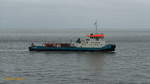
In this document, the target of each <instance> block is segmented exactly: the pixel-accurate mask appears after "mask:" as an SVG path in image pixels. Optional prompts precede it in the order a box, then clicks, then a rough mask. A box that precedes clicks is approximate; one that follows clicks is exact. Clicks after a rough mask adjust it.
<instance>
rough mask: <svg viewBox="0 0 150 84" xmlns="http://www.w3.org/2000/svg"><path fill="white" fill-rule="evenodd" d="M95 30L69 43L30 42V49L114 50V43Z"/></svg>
mask: <svg viewBox="0 0 150 84" xmlns="http://www.w3.org/2000/svg"><path fill="white" fill-rule="evenodd" d="M95 25H96V32H95V33H90V34H89V35H86V37H87V38H84V39H81V38H78V39H77V40H76V41H75V42H70V43H43V44H42V45H40V46H37V45H35V44H34V43H32V44H31V46H30V47H29V50H30V51H115V48H116V45H115V44H107V43H106V42H105V40H104V37H105V35H104V34H103V33H98V32H97V24H95Z"/></svg>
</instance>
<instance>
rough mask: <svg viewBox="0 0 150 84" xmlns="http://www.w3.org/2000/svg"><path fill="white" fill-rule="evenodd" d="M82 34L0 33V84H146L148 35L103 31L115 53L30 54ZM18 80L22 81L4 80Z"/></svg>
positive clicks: (149, 58) (149, 51) (149, 55)
mask: <svg viewBox="0 0 150 84" xmlns="http://www.w3.org/2000/svg"><path fill="white" fill-rule="evenodd" d="M85 34H86V33H85V32H83V33H69V32H67V33H65V32H62V33H0V84H150V32H148V31H146V32H144V31H143V32H127V31H126V32H124V31H118V32H117V31H116V32H115V31H114V32H105V34H106V38H105V40H106V41H107V42H108V43H115V44H116V46H117V48H116V51H115V52H109V53H106V52H32V51H28V47H29V46H30V44H31V43H32V42H35V43H36V44H37V45H40V44H42V43H43V42H57V41H59V42H70V41H75V39H77V38H78V37H84V35H85ZM6 77H22V78H24V80H5V78H6Z"/></svg>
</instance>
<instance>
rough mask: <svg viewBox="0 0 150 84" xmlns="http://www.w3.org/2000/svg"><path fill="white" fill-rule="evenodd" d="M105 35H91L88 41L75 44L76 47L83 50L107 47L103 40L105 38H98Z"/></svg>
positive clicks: (82, 40) (84, 40)
mask: <svg viewBox="0 0 150 84" xmlns="http://www.w3.org/2000/svg"><path fill="white" fill-rule="evenodd" d="M98 35H103V34H91V35H89V36H88V37H89V38H87V39H80V38H79V39H78V40H77V41H76V43H74V46H75V47H82V48H100V47H103V46H105V41H104V40H103V38H104V37H103V36H98Z"/></svg>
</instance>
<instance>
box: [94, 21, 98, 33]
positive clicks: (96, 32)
mask: <svg viewBox="0 0 150 84" xmlns="http://www.w3.org/2000/svg"><path fill="white" fill-rule="evenodd" d="M94 25H95V28H96V33H97V20H96V21H95V23H94Z"/></svg>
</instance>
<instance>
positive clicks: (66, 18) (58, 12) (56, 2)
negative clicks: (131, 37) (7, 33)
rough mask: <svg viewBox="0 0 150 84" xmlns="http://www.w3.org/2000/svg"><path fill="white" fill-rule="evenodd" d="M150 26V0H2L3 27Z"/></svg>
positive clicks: (0, 3)
mask: <svg viewBox="0 0 150 84" xmlns="http://www.w3.org/2000/svg"><path fill="white" fill-rule="evenodd" d="M96 19H97V20H98V23H99V25H100V24H101V26H99V27H103V28H106V29H107V28H112V29H118V28H119V29H135V28H137V29H138V28H139V29H143V28H144V29H149V28H150V0H0V28H1V29H2V28H5V29H13V28H20V29H21V28H22V29H23V28H29V29H30V28H47V29H51V28H52V29H53V28H90V27H93V23H94V21H95V20H96Z"/></svg>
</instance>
